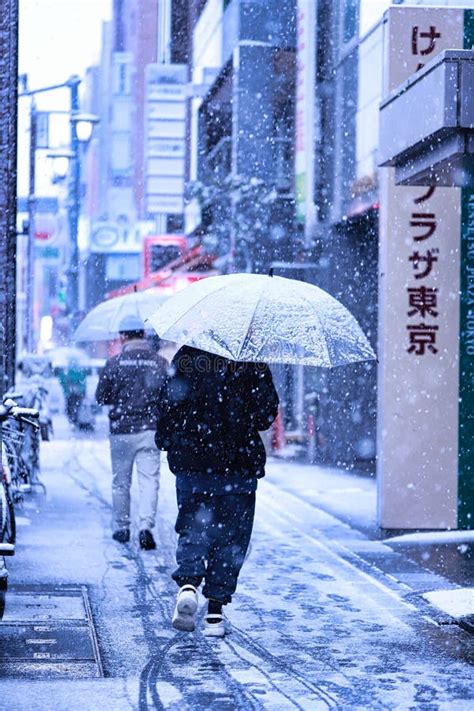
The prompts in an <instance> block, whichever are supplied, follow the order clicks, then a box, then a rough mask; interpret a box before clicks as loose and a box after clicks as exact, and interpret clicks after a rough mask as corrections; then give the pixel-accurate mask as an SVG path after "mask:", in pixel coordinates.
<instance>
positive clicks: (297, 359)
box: [149, 274, 375, 368]
mask: <svg viewBox="0 0 474 711" xmlns="http://www.w3.org/2000/svg"><path fill="white" fill-rule="evenodd" d="M149 321H150V323H151V324H152V326H153V327H154V329H155V330H156V332H157V333H158V335H159V336H160V337H161V338H164V339H167V340H170V341H175V342H176V343H178V344H180V345H185V344H186V345H188V346H193V347H195V348H199V349H201V350H204V351H208V352H210V353H215V354H217V355H221V356H224V357H225V358H230V359H231V360H236V361H252V362H258V361H263V362H266V363H291V364H302V365H315V366H322V367H326V368H331V367H334V366H337V365H344V364H346V363H353V362H357V361H361V360H370V359H373V358H375V354H374V352H373V350H372V348H371V346H370V344H369V342H368V340H367V338H366V336H365V335H364V334H363V332H362V330H361V328H360V326H359V324H358V323H357V321H356V320H355V318H354V317H353V316H352V314H351V313H350V312H349V311H348V310H347V309H346V308H345V307H344V306H343V305H342V304H341V303H340V302H339V301H337V300H336V299H334V298H333V297H332V296H330V295H329V294H327V293H326V292H325V291H323V290H322V289H320V288H318V287H317V286H314V285H313V284H307V283H305V282H302V281H297V280H295V279H284V278H283V277H277V276H275V277H272V276H263V275H258V274H229V275H225V276H215V277H209V278H208V279H203V280H201V281H199V282H195V283H194V284H192V285H191V286H188V287H187V288H186V289H183V291H181V292H179V293H178V294H176V295H175V296H173V297H172V298H171V299H170V300H169V301H168V302H167V303H166V304H164V305H163V306H162V307H161V308H160V309H159V310H157V311H156V312H155V313H153V314H152V315H151V316H150V317H149Z"/></svg>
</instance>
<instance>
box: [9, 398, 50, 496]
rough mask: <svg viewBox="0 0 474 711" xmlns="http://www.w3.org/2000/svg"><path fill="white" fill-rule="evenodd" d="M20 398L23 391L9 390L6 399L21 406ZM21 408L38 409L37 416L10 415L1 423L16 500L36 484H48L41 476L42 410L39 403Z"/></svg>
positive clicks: (24, 409) (26, 409)
mask: <svg viewBox="0 0 474 711" xmlns="http://www.w3.org/2000/svg"><path fill="white" fill-rule="evenodd" d="M18 400H23V395H22V394H20V393H16V392H15V393H7V395H5V397H4V401H3V402H4V405H7V404H8V405H9V406H10V407H12V403H14V405H15V407H16V408H17V410H18V405H17V401H18ZM17 410H15V411H17ZM20 410H21V411H23V412H34V413H37V415H36V414H35V418H38V419H35V420H32V419H31V418H28V417H10V418H8V419H7V420H6V421H5V422H3V423H2V440H3V451H4V456H5V459H6V462H7V464H8V467H9V469H10V476H11V486H12V490H13V498H14V503H16V502H17V501H18V500H19V499H21V497H22V495H23V494H24V493H28V492H30V491H31V490H32V488H33V487H41V488H42V489H44V488H45V487H44V485H43V484H42V483H41V481H40V478H39V475H40V432H41V411H40V410H39V408H37V407H33V408H32V407H27V408H25V407H20ZM38 420H39V421H38Z"/></svg>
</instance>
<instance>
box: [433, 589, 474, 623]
mask: <svg viewBox="0 0 474 711" xmlns="http://www.w3.org/2000/svg"><path fill="white" fill-rule="evenodd" d="M423 597H424V598H425V600H427V601H428V602H429V603H430V604H431V605H435V606H436V607H439V609H440V610H442V611H443V612H446V614H447V615H450V616H451V617H454V618H455V619H458V618H460V617H467V616H468V615H474V588H459V589H458V590H433V591H432V592H427V593H425V594H424V595H423Z"/></svg>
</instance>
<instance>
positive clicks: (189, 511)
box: [156, 346, 278, 637]
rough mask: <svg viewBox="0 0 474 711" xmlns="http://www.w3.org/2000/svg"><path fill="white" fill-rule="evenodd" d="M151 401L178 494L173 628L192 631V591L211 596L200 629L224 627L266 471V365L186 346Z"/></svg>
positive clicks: (270, 404)
mask: <svg viewBox="0 0 474 711" xmlns="http://www.w3.org/2000/svg"><path fill="white" fill-rule="evenodd" d="M172 370H173V374H172V375H171V376H170V377H169V379H168V380H167V382H166V383H165V385H164V387H163V390H162V392H161V395H160V399H159V405H158V421H157V435H156V442H157V445H158V447H160V448H161V449H164V450H167V451H168V463H169V466H170V469H171V471H172V472H173V473H174V474H175V476H176V490H177V500H178V518H177V521H176V532H177V533H178V536H179V538H178V547H177V553H176V558H177V563H178V567H177V569H176V570H175V571H174V573H173V576H172V577H173V579H174V580H175V581H176V583H177V584H178V586H179V588H180V589H179V592H178V597H177V602H176V608H175V612H174V616H173V621H172V624H173V626H174V627H175V628H176V629H178V630H182V631H189V632H191V631H193V630H194V627H195V620H194V618H195V613H196V610H197V605H198V594H197V589H198V587H199V585H200V584H201V582H202V581H203V580H204V588H203V591H202V592H203V595H204V597H206V598H208V610H207V615H206V617H205V620H204V634H205V635H206V636H215V637H222V636H224V635H225V632H226V629H225V623H224V617H223V615H222V607H223V605H226V604H228V603H229V602H231V600H232V595H233V593H234V592H235V589H236V586H237V579H238V576H239V573H240V569H241V567H242V564H243V562H244V559H245V554H246V552H247V548H248V545H249V541H250V536H251V532H252V526H253V520H254V512H255V491H256V489H257V481H258V479H259V478H261V477H263V476H264V466H265V459H266V457H265V449H264V446H263V443H262V440H261V439H260V435H259V431H261V430H266V429H268V428H269V427H270V425H271V423H272V422H273V420H274V419H275V417H276V415H277V411H278V396H277V393H276V390H275V387H274V385H273V380H272V376H271V373H270V370H269V368H268V366H267V365H265V364H263V363H239V362H235V361H231V360H228V359H227V358H223V357H220V356H216V355H213V354H211V353H205V352H203V351H200V350H197V349H194V348H189V347H187V346H184V347H183V348H181V349H180V350H179V351H178V353H177V354H176V355H175V357H174V359H173V362H172Z"/></svg>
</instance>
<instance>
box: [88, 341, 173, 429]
mask: <svg viewBox="0 0 474 711" xmlns="http://www.w3.org/2000/svg"><path fill="white" fill-rule="evenodd" d="M167 369H168V363H167V361H166V360H165V359H164V358H162V357H161V356H159V355H158V354H157V353H156V351H154V350H153V349H152V348H151V346H150V345H149V344H148V343H147V342H146V341H145V340H141V339H137V340H134V341H129V342H128V343H125V344H124V346H123V347H122V351H121V353H120V354H119V355H116V356H114V357H113V358H109V359H108V361H107V363H106V364H105V367H104V369H103V371H102V373H101V375H100V378H99V384H98V385H97V390H96V394H95V397H96V400H97V402H98V403H99V405H110V410H109V420H110V433H111V434H131V433H133V432H141V431H142V430H154V429H155V427H156V411H157V407H158V397H159V392H160V390H161V388H162V386H163V383H164V382H165V379H166V376H167Z"/></svg>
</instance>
